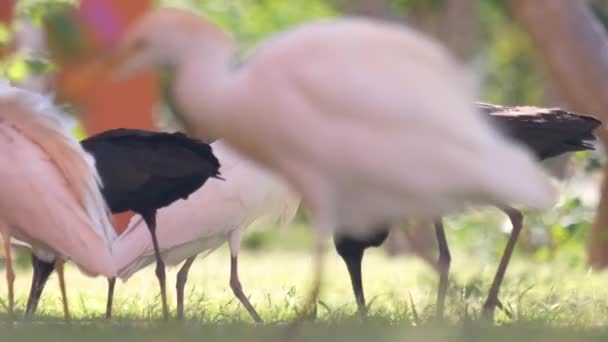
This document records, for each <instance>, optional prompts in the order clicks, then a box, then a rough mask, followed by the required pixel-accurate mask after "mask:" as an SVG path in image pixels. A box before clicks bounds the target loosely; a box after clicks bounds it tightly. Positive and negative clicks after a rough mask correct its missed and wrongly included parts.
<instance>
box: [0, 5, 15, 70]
mask: <svg viewBox="0 0 608 342" xmlns="http://www.w3.org/2000/svg"><path fill="white" fill-rule="evenodd" d="M14 12H15V0H2V1H0V24H4V25H7V26H10V24H11V21H12V20H13V14H14ZM9 46H10V45H9ZM8 50H10V48H9V47H8V46H3V45H0V58H2V57H4V56H5V55H6V54H7V53H8Z"/></svg>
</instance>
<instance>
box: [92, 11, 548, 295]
mask: <svg viewBox="0 0 608 342" xmlns="http://www.w3.org/2000/svg"><path fill="white" fill-rule="evenodd" d="M234 45H235V44H234V42H233V40H232V39H231V38H230V37H229V36H228V35H227V34H226V33H225V32H223V31H222V30H221V29H220V28H219V27H218V26H216V25H215V24H213V23H212V22H211V21H209V20H208V19H206V18H203V17H200V16H197V15H195V14H192V13H189V12H186V11H181V10H176V9H167V8H165V9H158V10H154V11H151V12H149V13H148V14H146V15H145V16H143V17H142V18H141V19H140V20H139V21H138V22H137V23H135V24H134V25H133V26H132V27H131V28H130V29H129V31H128V32H127V33H126V34H125V36H124V39H123V40H122V41H121V43H120V44H119V45H118V47H117V49H116V50H115V51H114V53H112V54H111V56H110V57H109V58H108V59H106V62H107V63H106V62H104V63H101V64H99V65H101V66H103V67H102V68H100V69H97V71H105V70H107V69H105V68H106V67H108V66H109V67H111V68H112V69H114V72H115V76H117V77H127V76H129V75H134V74H137V73H139V72H143V71H145V70H149V69H154V68H169V69H171V70H172V72H173V81H172V82H173V96H174V102H175V103H176V105H177V106H178V107H179V108H180V110H181V112H182V117H181V119H182V121H183V122H184V123H185V126H187V127H188V130H189V132H190V133H191V134H193V135H194V136H196V137H198V138H202V139H205V138H206V139H209V138H221V139H224V140H225V141H226V143H227V144H229V145H230V146H232V147H234V148H235V149H236V150H237V151H239V152H240V153H242V154H243V155H246V156H248V157H250V158H252V159H253V160H255V161H256V162H258V163H260V165H264V166H265V167H268V168H269V169H270V170H272V171H273V172H275V173H276V174H278V175H280V176H282V177H284V178H285V179H286V180H287V182H288V183H289V184H290V185H291V186H292V187H293V189H294V190H295V191H297V192H298V193H299V194H300V195H301V196H302V202H303V204H305V205H306V206H307V207H308V208H309V209H310V210H311V213H312V222H313V226H314V227H315V229H316V231H317V233H318V234H317V237H318V239H317V240H316V244H315V251H316V252H315V256H316V257H315V266H314V270H315V272H314V282H313V284H314V286H313V291H312V292H311V298H312V299H311V300H309V301H308V303H309V304H312V300H315V299H316V298H317V296H318V290H319V284H320V277H321V274H322V264H323V262H322V260H323V255H324V253H323V252H324V251H325V249H326V243H327V239H328V236H329V234H331V233H332V232H334V231H337V232H338V233H340V232H343V233H345V234H348V235H353V236H354V235H363V234H365V233H366V232H368V231H369V230H370V227H374V226H378V225H380V224H385V223H394V222H402V221H403V219H404V218H405V217H412V218H429V219H432V218H434V217H439V216H442V215H445V214H446V213H448V212H451V211H455V210H460V209H462V208H463V207H464V206H465V205H466V204H469V203H470V204H478V203H480V204H503V203H515V204H524V205H527V206H529V207H535V208H542V207H547V206H549V205H551V203H552V200H553V191H552V190H553V189H552V188H551V185H550V184H549V183H548V181H547V179H546V177H545V175H544V172H543V171H542V170H541V169H540V168H539V166H537V165H536V164H535V161H534V158H533V156H532V155H531V153H530V152H528V151H526V150H525V149H524V148H522V147H520V146H518V145H516V144H514V143H512V142H510V141H508V140H507V139H506V138H503V137H502V136H501V135H500V134H499V133H498V132H497V131H496V130H495V129H493V128H492V127H491V126H490V124H489V123H488V122H486V121H485V119H484V118H482V116H481V115H480V114H479V113H478V112H477V111H476V108H475V106H474V105H473V102H474V100H475V99H476V91H475V87H474V85H473V82H472V80H471V77H470V76H469V74H468V73H467V72H466V70H465V69H464V68H463V67H462V66H461V65H459V64H457V62H455V61H454V60H453V59H452V58H451V57H450V56H449V55H448V53H447V52H446V51H445V50H444V49H443V48H442V47H441V46H440V45H439V44H437V43H435V42H434V41H432V40H431V39H429V38H428V37H426V36H424V35H422V34H419V33H417V32H416V31H414V30H411V29H408V28H407V27H404V26H401V25H397V24H389V23H384V22H381V21H374V20H371V19H369V20H368V19H332V20H325V21H320V22H315V23H309V24H304V25H302V26H300V27H298V28H295V29H292V30H289V31H287V32H284V33H280V34H278V35H276V36H275V37H273V38H270V39H268V40H267V41H266V42H264V43H263V44H262V45H261V46H260V47H259V48H258V49H257V50H256V51H255V52H254V54H253V56H251V58H250V59H249V60H248V61H246V62H245V63H240V64H239V63H235V57H234V56H235V52H236V49H235V46H234ZM92 70H95V68H93V69H92ZM97 71H96V72H97ZM89 75H95V72H92V73H90V74H89ZM448 109H449V110H448Z"/></svg>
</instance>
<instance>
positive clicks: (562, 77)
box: [509, 0, 608, 268]
mask: <svg viewBox="0 0 608 342" xmlns="http://www.w3.org/2000/svg"><path fill="white" fill-rule="evenodd" d="M509 5H510V7H511V10H512V11H513V13H514V14H515V16H516V17H517V19H518V20H519V22H520V23H521V25H522V26H523V27H524V28H525V29H526V30H527V31H528V32H529V33H530V36H531V38H532V40H533V42H534V44H535V45H536V47H537V49H538V51H539V53H540V55H541V56H542V57H543V61H544V62H545V63H546V67H547V69H548V71H549V75H550V77H551V78H552V79H553V80H554V81H555V82H556V84H557V85H558V86H559V87H560V89H561V94H563V95H564V96H565V99H566V100H567V101H568V103H569V104H570V107H571V108H572V109H573V110H574V111H577V112H580V113H587V114H591V115H594V116H597V117H598V118H600V119H601V120H602V121H605V120H608V112H607V110H608V44H607V43H608V36H607V34H606V32H605V31H604V30H603V28H602V27H601V25H600V23H599V22H598V21H597V19H596V18H595V17H594V16H593V14H592V13H591V11H590V9H589V7H588V4H587V2H586V1H584V0H535V1H529V0H509ZM598 135H599V136H600V138H601V139H602V141H603V142H604V143H606V142H608V137H607V134H606V131H605V130H604V129H601V130H599V131H598ZM606 175H608V166H607V167H605V169H604V181H603V184H602V188H601V198H600V203H599V206H598V214H597V216H596V218H595V222H594V224H593V227H592V230H591V233H590V235H589V240H588V246H587V252H588V257H589V263H590V264H591V266H593V267H595V268H603V267H606V266H608V177H606Z"/></svg>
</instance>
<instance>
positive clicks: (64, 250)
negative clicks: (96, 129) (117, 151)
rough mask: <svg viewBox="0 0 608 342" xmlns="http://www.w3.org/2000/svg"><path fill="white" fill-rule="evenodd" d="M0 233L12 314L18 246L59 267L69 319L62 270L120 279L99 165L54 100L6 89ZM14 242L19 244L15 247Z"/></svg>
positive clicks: (3, 85)
mask: <svg viewBox="0 0 608 342" xmlns="http://www.w3.org/2000/svg"><path fill="white" fill-rule="evenodd" d="M0 165H1V166H0V181H1V182H2V186H1V187H0V233H1V234H2V238H3V239H4V251H5V255H6V259H7V265H6V277H7V282H8V310H9V314H12V311H13V305H14V294H13V281H14V278H15V276H14V273H13V269H12V264H11V260H12V255H11V246H10V243H11V242H15V243H18V244H21V243H23V244H27V245H29V246H31V248H32V252H33V253H34V254H35V255H36V256H38V257H39V258H41V259H43V260H45V261H47V262H51V261H53V260H56V259H59V260H60V261H59V262H58V263H57V264H56V265H57V267H58V269H57V270H58V274H59V279H60V286H61V294H62V299H63V308H64V315H65V316H66V318H67V317H69V311H68V305H67V298H66V294H65V283H64V281H63V272H62V265H63V261H64V260H67V259H69V260H72V261H73V262H74V263H76V265H78V267H79V268H80V269H81V270H82V271H83V272H84V273H87V274H89V275H99V274H101V275H104V276H106V277H113V276H115V274H116V268H115V266H114V263H113V260H112V257H111V255H110V243H111V241H112V240H113V239H114V238H115V236H116V235H115V233H114V228H113V227H112V223H111V221H110V218H109V210H108V208H107V206H106V203H105V202H104V199H103V197H102V195H101V191H100V189H99V186H100V185H101V184H100V181H99V175H98V174H97V170H96V169H95V162H94V160H93V158H92V157H91V156H90V155H89V154H88V153H86V152H85V151H84V150H83V149H82V147H81V146H80V144H79V143H78V141H77V140H76V139H75V138H74V137H73V136H72V135H71V134H70V132H69V131H68V130H67V129H66V127H65V126H64V124H63V122H62V121H61V117H60V112H59V110H58V109H57V108H56V107H54V106H53V103H52V102H51V101H50V99H48V98H46V97H44V96H42V95H39V94H36V93H33V92H29V91H26V90H22V89H18V88H14V87H11V86H10V85H9V84H8V82H7V81H6V80H2V81H0ZM11 239H15V240H17V241H14V240H13V241H11Z"/></svg>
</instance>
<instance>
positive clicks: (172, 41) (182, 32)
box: [106, 8, 225, 78]
mask: <svg viewBox="0 0 608 342" xmlns="http://www.w3.org/2000/svg"><path fill="white" fill-rule="evenodd" d="M224 36H225V34H224V33H223V32H222V31H221V30H220V29H219V28H217V27H216V26H215V25H214V24H212V23H211V22H209V21H207V20H206V19H205V18H203V17H200V16H198V15H196V14H193V13H190V12H187V11H184V10H179V9H173V8H161V9H157V10H154V11H151V12H150V13H147V14H146V15H144V16H142V18H141V19H139V20H138V21H136V22H135V23H134V24H133V26H131V27H130V29H129V30H128V31H127V33H126V34H125V35H124V37H123V38H122V39H121V41H120V42H119V44H118V46H117V47H116V48H115V49H114V50H113V51H112V53H111V54H110V55H109V56H108V57H107V58H106V62H107V64H108V65H109V66H110V68H111V69H112V70H113V75H114V76H116V77H119V78H124V77H128V76H132V75H134V74H137V73H140V72H144V71H148V70H151V69H157V68H173V67H174V66H175V65H176V64H178V63H180V61H181V60H182V59H183V58H187V57H189V56H190V55H191V53H192V52H193V51H194V50H197V51H199V50H200V49H201V48H204V47H205V45H206V43H207V42H209V41H210V40H216V38H217V37H221V38H224Z"/></svg>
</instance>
